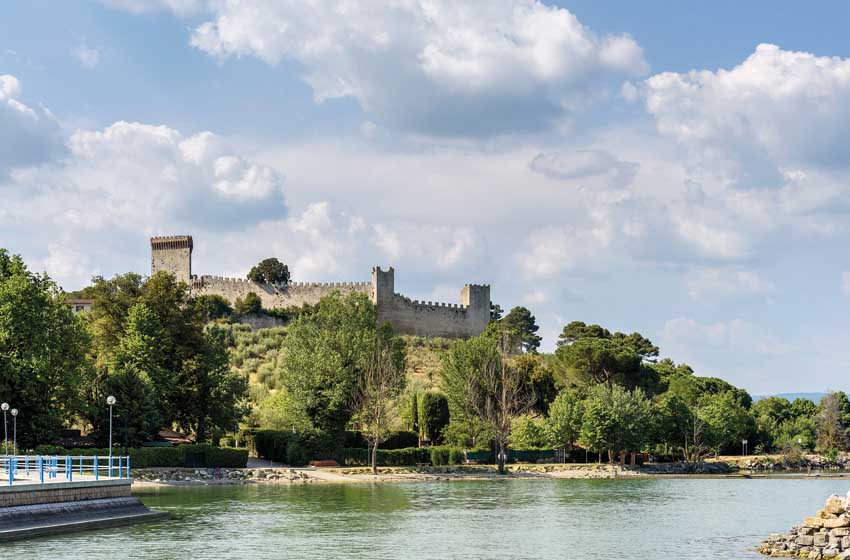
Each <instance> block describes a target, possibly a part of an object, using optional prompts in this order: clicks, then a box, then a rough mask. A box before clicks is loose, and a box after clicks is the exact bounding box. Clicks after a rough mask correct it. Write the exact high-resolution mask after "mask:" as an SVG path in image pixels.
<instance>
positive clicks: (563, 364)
mask: <svg viewBox="0 0 850 560" xmlns="http://www.w3.org/2000/svg"><path fill="white" fill-rule="evenodd" d="M555 357H556V360H557V363H558V365H559V366H560V371H561V372H563V374H562V384H564V385H569V384H575V385H578V386H580V387H587V386H590V385H596V384H605V383H621V384H625V383H627V382H628V381H629V380H630V379H633V378H634V377H635V376H636V374H637V372H638V371H639V370H640V365H641V361H640V356H638V355H637V354H636V353H635V352H634V351H633V350H632V349H631V348H628V347H625V346H623V345H621V344H619V343H617V342H614V341H613V340H611V339H605V338H582V339H579V340H577V341H575V342H573V343H572V344H569V345H567V346H561V347H560V348H558V349H557V350H556V351H555Z"/></svg>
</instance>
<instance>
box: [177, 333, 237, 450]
mask: <svg viewBox="0 0 850 560" xmlns="http://www.w3.org/2000/svg"><path fill="white" fill-rule="evenodd" d="M231 336H232V335H231V334H230V332H229V331H227V330H225V329H223V328H222V327H220V326H217V325H211V326H210V327H208V328H207V329H206V330H205V331H204V333H203V341H204V344H203V347H202V348H201V349H200V350H201V351H200V352H198V353H197V354H195V355H194V356H192V357H191V358H188V359H187V360H185V361H184V363H183V371H182V378H183V380H184V385H183V387H182V395H181V397H182V398H181V401H182V403H183V404H182V407H181V408H180V409H178V411H177V419H178V422H179V423H180V424H181V426H183V427H184V428H186V429H189V430H192V431H193V432H194V434H195V439H196V440H197V441H206V440H207V439H208V437H209V436H210V435H212V438H213V440H214V443H217V440H218V437H219V436H220V435H221V434H222V433H224V432H228V431H234V430H236V429H237V428H238V427H239V422H240V421H241V420H242V419H243V418H244V417H245V416H246V415H247V413H248V407H247V404H246V401H245V399H246V396H247V395H246V393H247V390H248V384H247V381H246V380H245V379H244V378H243V377H242V376H241V375H239V374H238V373H237V372H234V371H232V370H231V369H230V360H229V355H228V347H229V346H232V339H231Z"/></svg>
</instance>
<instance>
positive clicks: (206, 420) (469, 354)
mask: <svg viewBox="0 0 850 560" xmlns="http://www.w3.org/2000/svg"><path fill="white" fill-rule="evenodd" d="M273 264H274V263H273ZM267 268H269V270H268V271H265V272H263V274H272V273H274V274H275V275H277V276H276V277H280V278H282V276H281V274H282V268H281V267H279V266H276V267H267ZM259 273H260V272H258V274H259ZM286 273H287V274H288V269H287V271H286ZM281 281H283V280H281ZM77 295H79V296H83V297H87V298H90V299H92V300H93V304H92V308H91V311H89V312H87V313H81V314H78V315H74V314H73V313H72V312H71V310H70V308H69V307H68V306H66V305H64V304H63V303H62V302H63V299H64V298H65V297H66V296H65V294H64V293H63V292H62V290H61V288H60V287H59V286H57V285H56V284H55V283H54V282H52V281H51V280H50V279H49V278H48V277H47V276H45V275H38V274H34V273H32V272H30V271H28V270H27V268H26V266H25V265H24V263H23V261H22V260H21V259H20V258H19V257H15V256H11V255H9V254H8V253H7V252H5V251H0V391H2V395H3V400H6V401H8V402H10V403H12V404H13V405H14V406H16V407H17V408H18V409H19V410H21V414H20V415H19V417H18V422H19V423H20V424H21V425H20V426H19V427H18V428H19V432H18V434H19V441H20V442H21V444H22V447H25V448H26V447H29V448H32V447H34V446H35V445H38V444H44V443H53V442H54V441H55V440H56V437H57V436H58V434H59V431H60V429H62V428H63V427H65V428H67V427H79V428H81V429H82V430H83V431H84V432H86V433H88V434H89V435H90V436H91V438H92V442H93V443H95V444H100V445H103V444H104V443H105V439H106V433H107V432H106V428H107V422H108V418H109V417H108V412H107V407H106V406H105V399H106V396H107V395H109V394H112V395H114V396H115V397H116V398H117V400H118V404H117V405H116V407H115V428H116V434H117V438H116V442H117V443H119V444H122V445H127V446H130V447H134V446H138V445H142V444H145V443H149V442H151V441H152V440H155V439H156V438H157V434H158V432H159V431H160V429H161V428H171V429H179V430H181V431H183V432H185V433H186V434H188V435H190V436H191V438H192V439H193V440H195V441H197V442H210V443H213V444H218V443H221V442H222V441H228V442H229V441H234V442H235V441H237V440H239V441H242V442H244V441H246V440H251V439H252V438H253V440H254V441H255V442H256V447H257V450H258V451H259V452H260V453H261V454H263V455H264V456H266V457H267V458H271V459H275V460H280V461H284V462H287V463H290V464H303V463H304V462H306V461H309V460H313V459H335V460H339V461H348V462H350V463H352V464H362V463H364V462H367V463H370V464H371V466H372V467H373V469H374V468H375V467H377V465H378V464H381V463H384V464H419V463H445V464H453V463H458V462H461V461H468V460H473V461H480V462H496V463H497V465H498V467H499V468H500V469H501V470H504V468H505V463H506V462H510V461H511V460H513V459H515V460H531V461H535V460H543V459H548V458H554V457H559V458H561V459H572V460H578V459H580V458H581V457H582V456H584V457H586V458H591V457H593V458H594V459H596V460H603V461H609V462H613V461H617V460H619V461H626V460H628V461H629V462H632V461H635V460H636V459H637V460H648V459H650V458H655V459H658V460H664V459H675V460H680V459H684V460H685V461H689V462H697V461H700V460H702V459H703V458H705V457H707V456H709V455H714V454H718V453H736V452H738V451H739V450H740V446H741V442H742V440H747V441H748V444H749V447H750V449H751V450H753V451H779V452H782V453H786V454H793V453H803V452H804V451H819V452H821V453H825V454H837V453H839V452H841V451H844V450H846V449H847V446H848V438H847V430H846V428H847V426H848V422H850V401H848V398H847V396H846V395H845V394H844V393H840V392H837V393H830V394H829V395H828V396H827V397H826V398H824V399H823V401H822V402H821V403H819V404H815V403H813V402H811V401H807V400H804V399H797V400H795V401H793V402H789V401H787V400H785V399H782V398H777V397H770V398H767V399H763V400H760V401H758V402H755V403H754V402H753V400H752V398H751V397H750V395H749V394H748V393H747V392H746V391H745V390H743V389H740V388H738V387H735V386H733V385H731V384H730V383H728V382H726V381H724V380H722V379H719V378H714V377H701V376H698V375H697V374H696V373H695V372H694V371H693V370H692V368H690V367H689V366H688V365H686V364H682V363H676V362H675V361H673V360H672V359H670V358H661V355H662V354H661V349H659V348H658V347H657V346H656V345H654V344H653V343H652V341H651V340H650V339H649V338H647V337H646V336H644V335H642V334H640V333H636V332H635V333H621V332H616V331H614V332H612V331H610V330H608V329H606V328H605V327H603V326H600V325H592V324H590V325H589V324H586V323H583V322H581V321H573V322H570V323H569V324H567V325H565V326H564V328H563V330H562V332H561V334H560V336H559V338H558V341H557V347H556V349H555V350H554V352H551V353H542V352H540V351H539V348H540V343H541V339H540V337H539V336H538V335H537V331H538V327H537V325H536V320H535V318H534V315H533V314H532V313H531V311H530V310H528V309H526V308H524V307H516V308H514V309H512V310H510V311H509V312H508V313H507V314H505V315H504V317H502V316H501V315H502V314H501V313H500V312H496V313H494V315H493V321H492V322H491V324H490V326H489V327H488V328H487V330H486V331H485V332H484V333H483V334H481V335H480V336H478V337H474V338H470V339H467V340H456V341H452V340H446V339H422V338H417V337H409V336H398V335H396V334H395V333H393V332H392V331H391V329H389V327H388V326H387V325H380V324H378V318H377V314H376V310H375V308H374V306H373V305H372V304H371V303H370V301H369V299H368V298H367V297H366V296H365V295H363V294H350V295H347V296H342V295H340V294H332V295H330V296H328V297H326V298H324V299H322V300H321V301H320V302H319V303H318V304H317V305H312V306H305V307H303V308H297V309H287V310H262V312H263V313H268V314H272V315H275V316H276V317H277V318H278V319H280V322H281V325H280V326H277V327H274V328H266V329H259V330H251V328H250V327H248V326H246V325H241V324H238V323H236V322H235V321H236V320H238V313H237V311H236V310H235V309H234V308H231V306H230V305H229V304H228V303H227V302H226V301H223V300H221V298H216V297H210V296H200V297H196V298H193V297H191V295H190V293H189V291H188V289H187V287H186V286H185V284H182V283H179V282H177V281H175V279H174V277H173V276H170V275H168V274H165V273H158V274H156V275H154V276H152V277H150V278H143V277H142V276H140V275H137V274H133V273H129V274H125V275H119V276H115V277H114V278H111V279H104V278H100V277H97V278H94V279H93V282H92V285H91V286H89V287H87V288H86V289H85V290H83V291H82V292H81V293H79V294H77ZM234 307H236V308H240V309H242V308H244V309H242V311H246V312H247V310H248V308H250V311H251V312H252V313H253V312H257V309H256V301H240V302H236V305H235V306H234ZM494 309H496V310H497V311H498V310H499V309H500V308H498V306H494ZM272 433H274V434H276V435H274V436H271V435H269V434H272ZM261 434H263V435H261ZM263 438H265V440H263ZM262 441H265V442H266V443H268V442H269V441H273V442H274V444H273V445H272V444H266V443H261V442H262ZM423 448H429V449H426V450H424V451H421V450H420V449H423ZM556 451H557V452H556ZM518 453H526V455H524V456H523V455H518ZM364 458H366V459H367V460H365V461H364Z"/></svg>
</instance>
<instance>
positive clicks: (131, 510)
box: [0, 478, 168, 541]
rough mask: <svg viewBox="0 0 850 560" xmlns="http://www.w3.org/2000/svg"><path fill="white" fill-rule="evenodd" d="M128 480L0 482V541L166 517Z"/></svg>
mask: <svg viewBox="0 0 850 560" xmlns="http://www.w3.org/2000/svg"><path fill="white" fill-rule="evenodd" d="M131 484H132V480H131V479H128V478H122V479H115V478H111V479H101V480H92V479H88V480H78V481H73V482H68V481H55V482H50V483H46V484H37V483H26V482H24V481H20V482H18V481H15V484H13V485H11V486H3V485H0V541H9V540H15V539H26V538H34V537H42V536H47V535H55V534H61V533H69V532H75V531H84V530H91V529H101V528H105V527H115V526H119V525H131V524H135V523H145V522H150V521H161V520H164V519H168V514H167V513H162V512H155V511H151V510H149V509H148V508H147V507H146V506H145V505H144V504H142V502H140V501H139V499H138V498H135V497H133V496H132V495H131V494H130V486H131Z"/></svg>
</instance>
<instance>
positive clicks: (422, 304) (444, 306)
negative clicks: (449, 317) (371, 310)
mask: <svg viewBox="0 0 850 560" xmlns="http://www.w3.org/2000/svg"><path fill="white" fill-rule="evenodd" d="M393 298H394V299H395V300H397V301H398V302H399V303H402V304H405V305H409V306H411V307H415V308H418V309H422V310H435V311H438V310H445V311H455V312H458V313H463V312H465V311H466V306H465V305H463V304H460V303H443V302H437V301H424V300H418V299H410V298H409V297H407V296H404V295H402V294H393Z"/></svg>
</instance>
